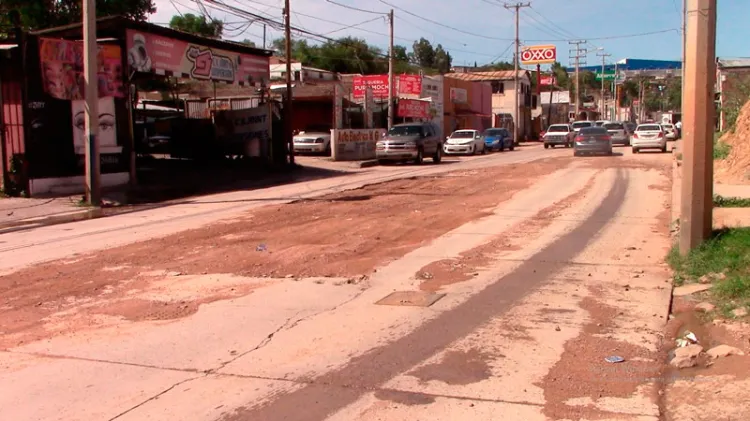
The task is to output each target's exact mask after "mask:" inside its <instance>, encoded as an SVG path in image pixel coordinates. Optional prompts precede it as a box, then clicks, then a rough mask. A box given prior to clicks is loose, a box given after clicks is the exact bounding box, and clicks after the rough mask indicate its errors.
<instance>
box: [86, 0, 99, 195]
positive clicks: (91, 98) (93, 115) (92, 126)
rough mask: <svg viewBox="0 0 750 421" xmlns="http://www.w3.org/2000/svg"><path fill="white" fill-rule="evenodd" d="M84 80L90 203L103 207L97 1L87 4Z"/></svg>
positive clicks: (87, 187) (87, 184)
mask: <svg viewBox="0 0 750 421" xmlns="http://www.w3.org/2000/svg"><path fill="white" fill-rule="evenodd" d="M83 45H84V49H83V77H84V81H85V83H86V106H85V117H84V118H85V120H84V122H85V125H86V127H85V138H86V139H85V142H86V164H85V165H86V177H85V178H86V202H87V203H88V204H89V205H91V206H99V205H100V204H101V201H102V197H101V193H102V192H101V173H100V171H101V162H100V160H99V138H98V136H97V132H98V130H99V85H98V83H99V78H98V76H97V73H98V67H99V66H98V59H97V55H98V54H97V53H98V51H97V46H96V1H95V0H84V1H83Z"/></svg>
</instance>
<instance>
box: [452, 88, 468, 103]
mask: <svg viewBox="0 0 750 421" xmlns="http://www.w3.org/2000/svg"><path fill="white" fill-rule="evenodd" d="M451 102H452V103H454V104H466V103H467V102H469V94H468V93H467V92H466V89H463V88H451Z"/></svg>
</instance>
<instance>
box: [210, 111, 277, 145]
mask: <svg viewBox="0 0 750 421" xmlns="http://www.w3.org/2000/svg"><path fill="white" fill-rule="evenodd" d="M214 122H215V124H216V129H217V134H219V135H220V136H222V137H225V138H227V139H228V140H229V141H231V142H246V141H250V140H252V139H255V138H257V139H258V140H260V141H265V140H267V139H268V138H269V128H270V126H271V124H270V118H269V117H268V108H267V107H256V108H248V109H244V110H222V111H217V112H216V114H215V115H214Z"/></svg>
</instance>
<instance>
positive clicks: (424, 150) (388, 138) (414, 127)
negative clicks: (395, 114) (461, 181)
mask: <svg viewBox="0 0 750 421" xmlns="http://www.w3.org/2000/svg"><path fill="white" fill-rule="evenodd" d="M439 133H440V131H439V130H438V128H437V126H435V125H434V124H432V123H404V124H397V125H395V126H393V127H391V129H390V130H388V133H386V135H385V137H383V139H382V140H380V141H378V142H377V143H376V145H375V156H376V157H377V159H378V161H380V162H383V163H385V162H388V161H402V162H405V161H414V163H416V164H421V163H422V161H423V160H424V158H425V157H431V158H432V162H434V163H436V164H439V163H440V161H441V160H442V159H443V142H442V139H441V138H440V135H439Z"/></svg>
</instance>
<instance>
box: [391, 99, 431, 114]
mask: <svg viewBox="0 0 750 421" xmlns="http://www.w3.org/2000/svg"><path fill="white" fill-rule="evenodd" d="M397 115H398V116H399V117H403V118H424V119H429V118H431V117H432V116H431V115H430V103H429V102H428V101H421V100H418V99H405V98H401V99H399V100H398V114H397Z"/></svg>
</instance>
